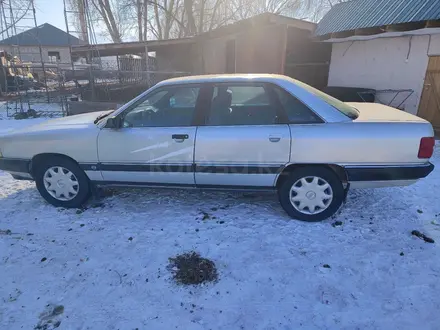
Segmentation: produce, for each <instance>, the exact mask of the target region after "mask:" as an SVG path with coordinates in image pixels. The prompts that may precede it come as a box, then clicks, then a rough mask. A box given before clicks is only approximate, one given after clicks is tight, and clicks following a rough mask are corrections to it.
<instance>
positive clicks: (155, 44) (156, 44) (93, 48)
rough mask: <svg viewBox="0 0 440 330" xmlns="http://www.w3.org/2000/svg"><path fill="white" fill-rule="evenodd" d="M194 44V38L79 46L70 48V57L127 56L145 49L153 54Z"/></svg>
mask: <svg viewBox="0 0 440 330" xmlns="http://www.w3.org/2000/svg"><path fill="white" fill-rule="evenodd" d="M193 43H195V39H194V38H180V39H168V40H151V41H140V42H138V41H136V42H121V43H108V44H97V45H81V46H72V55H74V56H83V57H86V56H87V55H88V54H93V56H102V57H106V56H117V55H128V54H141V53H145V47H147V49H148V51H149V52H155V51H158V50H160V49H164V48H165V47H170V46H173V45H174V46H179V45H191V44H193Z"/></svg>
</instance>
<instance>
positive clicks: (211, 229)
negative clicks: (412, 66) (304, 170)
mask: <svg viewBox="0 0 440 330" xmlns="http://www.w3.org/2000/svg"><path fill="white" fill-rule="evenodd" d="M433 163H434V164H435V165H436V169H435V170H434V172H433V173H432V174H431V175H430V176H429V177H428V178H426V179H424V180H421V181H420V182H418V183H417V184H415V185H413V186H409V187H405V188H389V189H374V190H353V191H351V192H350V193H349V196H348V200H347V203H346V205H345V206H344V207H343V208H342V209H341V212H340V213H339V214H338V215H337V216H336V217H335V218H334V219H329V220H327V221H324V222H321V223H313V224H312V223H304V222H299V221H293V220H291V219H290V218H289V217H288V216H287V215H286V214H285V212H284V211H283V210H282V209H281V207H280V205H279V203H278V200H277V197H276V195H275V194H254V195H249V194H242V193H219V192H200V191H194V190H191V191H185V190H182V191H179V190H160V189H151V190H121V191H118V193H117V194H112V195H110V196H107V197H104V198H103V199H102V200H100V201H94V202H92V203H90V205H89V206H88V207H86V208H84V209H82V210H81V211H80V212H77V210H66V209H57V208H54V207H52V206H49V205H48V204H46V203H45V202H44V201H43V200H42V198H41V197H40V196H39V194H38V192H37V190H36V189H35V185H34V184H33V183H29V182H24V181H15V180H13V179H12V177H11V176H10V175H9V174H6V173H3V172H0V212H1V217H0V229H1V230H3V231H6V230H9V231H10V233H9V232H8V233H9V234H2V235H0V274H1V275H0V278H1V281H2V283H1V285H0V329H8V330H15V329H33V328H34V327H36V325H38V324H40V323H41V324H42V326H44V324H43V323H42V322H41V321H42V319H41V315H40V314H41V312H42V311H46V312H47V313H46V314H44V315H50V311H49V310H47V309H46V308H48V307H46V306H47V305H50V306H58V305H63V306H66V309H65V310H64V312H63V313H62V314H60V315H58V316H57V317H54V318H53V319H54V321H52V323H49V322H47V323H46V324H49V325H50V324H54V322H57V321H61V325H60V327H59V328H62V329H136V328H138V329H153V330H155V329H176V328H177V329H299V328H301V327H302V328H304V329H356V328H359V329H418V328H420V324H423V329H438V324H439V317H438V310H439V308H440V296H439V294H438V292H440V275H439V274H440V263H439V260H440V247H439V245H438V243H437V242H439V241H440V226H439V225H438V221H440V220H439V219H440V203H439V201H438V194H437V193H435V192H438V191H440V150H437V151H436V153H435V157H434V158H433ZM250 196H251V197H252V198H250ZM96 203H101V204H102V205H100V206H96V205H97V204H96ZM93 205H95V206H96V207H92V206H93ZM417 210H423V213H420V212H418V211H417ZM205 213H207V214H208V215H209V219H208V217H205ZM204 217H205V219H203V218H204ZM214 217H215V219H214ZM212 219H214V220H212ZM338 221H339V222H340V223H342V225H341V224H340V223H339V222H338ZM220 222H221V224H220ZM332 224H334V227H333V226H332ZM413 230H417V231H419V232H420V233H423V234H424V235H426V236H428V237H430V238H432V239H433V240H435V242H436V243H434V244H428V243H425V242H424V241H423V240H421V239H419V238H418V237H415V236H413V235H411V232H412V231H413ZM130 238H131V239H130ZM185 251H197V252H199V253H200V255H201V256H203V257H205V258H207V259H210V260H215V264H216V267H217V270H218V273H219V274H221V277H220V279H219V280H218V281H217V282H214V283H212V284H210V285H204V286H181V285H177V284H175V283H174V282H173V281H170V277H169V272H168V271H167V267H168V264H169V260H168V258H169V257H170V256H176V255H179V254H182V253H184V252H185ZM43 258H45V260H44V261H42V259H43ZM327 266H328V267H329V268H327ZM54 302H55V303H54ZM67 306H68V308H67ZM421 322H422V323H421Z"/></svg>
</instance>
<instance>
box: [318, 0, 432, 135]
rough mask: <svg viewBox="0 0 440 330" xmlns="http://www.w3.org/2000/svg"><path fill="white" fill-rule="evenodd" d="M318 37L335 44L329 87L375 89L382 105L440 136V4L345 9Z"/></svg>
mask: <svg viewBox="0 0 440 330" xmlns="http://www.w3.org/2000/svg"><path fill="white" fill-rule="evenodd" d="M315 37H316V38H317V39H319V40H321V41H323V42H324V43H331V44H332V54H331V61H330V69H329V79H328V85H329V86H343V87H361V88H369V89H374V90H376V91H377V92H376V94H377V99H378V101H379V102H382V103H385V104H390V105H391V106H394V107H398V108H400V109H402V110H404V111H407V112H410V113H413V114H417V115H419V116H420V117H423V118H425V119H427V120H429V121H430V122H431V123H432V124H433V126H434V128H435V129H436V131H437V132H439V133H440V1H438V0H424V1H420V0H353V1H349V2H345V3H340V4H337V5H335V6H334V7H333V8H332V9H331V10H330V11H329V12H328V13H327V14H326V15H325V16H324V17H323V19H322V20H321V21H320V22H319V24H318V26H317V28H316V31H315Z"/></svg>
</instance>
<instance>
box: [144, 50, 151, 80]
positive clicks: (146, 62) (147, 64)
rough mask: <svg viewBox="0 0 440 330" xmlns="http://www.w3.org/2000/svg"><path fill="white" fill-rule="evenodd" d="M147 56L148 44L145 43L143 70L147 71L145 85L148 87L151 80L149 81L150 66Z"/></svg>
mask: <svg viewBox="0 0 440 330" xmlns="http://www.w3.org/2000/svg"><path fill="white" fill-rule="evenodd" d="M149 66H150V65H149V57H148V46H147V44H146V43H145V70H146V71H145V72H146V73H147V85H148V88H150V87H151V86H150V85H151V82H150V68H149Z"/></svg>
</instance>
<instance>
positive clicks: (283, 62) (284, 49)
mask: <svg viewBox="0 0 440 330" xmlns="http://www.w3.org/2000/svg"><path fill="white" fill-rule="evenodd" d="M287 29H288V26H287V25H286V26H284V27H283V36H282V42H281V69H280V73H281V74H285V72H286V69H285V68H286V55H287Z"/></svg>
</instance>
